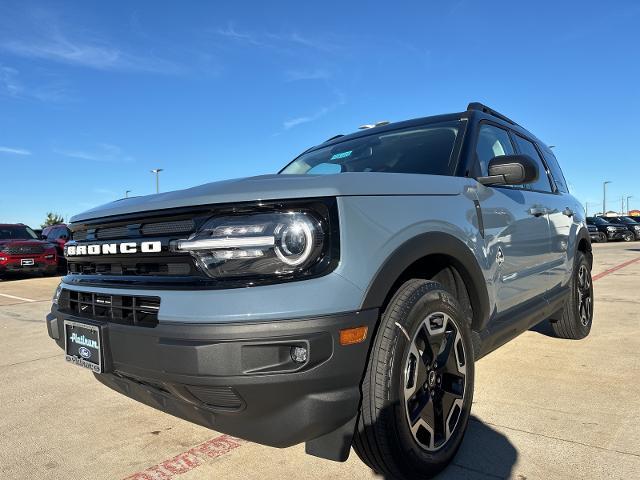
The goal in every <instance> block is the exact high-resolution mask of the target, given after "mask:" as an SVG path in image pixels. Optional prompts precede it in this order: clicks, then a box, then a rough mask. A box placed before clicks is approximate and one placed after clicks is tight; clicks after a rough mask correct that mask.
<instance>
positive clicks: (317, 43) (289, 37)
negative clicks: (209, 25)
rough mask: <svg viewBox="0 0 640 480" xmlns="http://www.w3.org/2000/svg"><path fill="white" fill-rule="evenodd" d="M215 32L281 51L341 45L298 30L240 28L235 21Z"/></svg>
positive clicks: (245, 42)
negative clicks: (307, 35) (245, 29)
mask: <svg viewBox="0 0 640 480" xmlns="http://www.w3.org/2000/svg"><path fill="white" fill-rule="evenodd" d="M214 33H216V34H218V35H220V36H223V37H226V38H229V39H231V40H234V41H237V42H239V43H244V44H247V45H252V46H254V47H262V48H269V49H272V50H277V51H280V52H284V51H288V50H289V49H290V48H291V47H298V48H303V49H305V50H308V49H312V50H320V51H324V52H330V51H335V50H337V49H339V48H340V47H339V46H338V45H336V44H335V43H332V42H329V41H327V40H325V39H324V38H322V39H321V38H311V37H306V36H303V35H301V34H299V33H297V32H287V33H272V32H249V31H242V30H238V29H237V28H236V27H235V25H234V24H233V22H229V23H228V24H227V26H226V27H224V28H217V29H215V30H214Z"/></svg>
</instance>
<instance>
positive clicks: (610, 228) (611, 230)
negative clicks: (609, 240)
mask: <svg viewBox="0 0 640 480" xmlns="http://www.w3.org/2000/svg"><path fill="white" fill-rule="evenodd" d="M615 230H616V227H607V231H609V232H615Z"/></svg>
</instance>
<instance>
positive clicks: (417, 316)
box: [354, 279, 474, 479]
mask: <svg viewBox="0 0 640 480" xmlns="http://www.w3.org/2000/svg"><path fill="white" fill-rule="evenodd" d="M470 323H471V321H470V318H469V317H468V315H465V313H464V311H463V309H462V308H461V307H460V306H459V304H458V302H457V301H456V299H455V298H454V297H453V296H452V295H451V294H450V293H448V292H447V291H446V290H444V289H443V288H442V286H441V285H440V284H439V283H436V282H432V281H427V280H421V279H413V280H409V281H407V282H406V283H404V284H403V285H402V286H401V287H400V288H399V289H398V291H397V292H396V293H395V295H394V296H393V298H392V299H391V301H390V303H389V305H388V307H387V308H386V310H385V312H384V314H383V315H382V318H381V322H380V326H379V328H378V332H377V334H376V336H375V338H374V343H373V347H372V352H371V355H370V358H369V362H368V365H367V370H366V372H365V378H364V380H363V384H362V405H361V407H360V414H359V418H358V424H357V428H356V433H355V437H354V450H355V451H356V453H357V455H358V456H359V457H360V459H361V460H362V461H363V462H364V463H366V464H367V465H368V466H369V467H370V468H372V469H373V470H375V471H376V472H378V473H379V474H382V475H384V476H385V478H397V479H416V478H430V477H432V476H433V475H435V474H437V473H438V472H439V471H441V470H442V469H443V468H444V467H446V466H447V464H448V463H449V462H450V461H451V459H452V458H453V457H454V455H455V454H456V452H457V450H458V448H459V447H460V444H461V442H462V439H463V437H464V433H465V431H466V429H467V424H468V422H469V415H470V411H471V403H472V400H473V384H474V360H473V346H472V342H471V328H470ZM437 345H440V347H442V348H437V347H436V348H433V347H434V346H437ZM419 346H422V352H423V353H420V349H419ZM426 347H430V348H426ZM433 352H437V353H436V355H435V356H434V355H433ZM445 358H446V360H445ZM438 361H440V365H437V362H438ZM420 385H423V386H424V387H423V388H421V387H420ZM407 399H409V401H406V400H407ZM446 412H448V413H446ZM416 418H417V420H415V422H414V421H413V420H414V419H416ZM424 418H427V419H435V418H438V419H440V420H439V421H437V422H433V421H432V423H431V424H429V423H428V422H426V421H424ZM411 424H413V429H412V428H411V426H410V425H411ZM447 427H448V428H447ZM429 429H431V432H434V433H433V434H432V433H430V432H429Z"/></svg>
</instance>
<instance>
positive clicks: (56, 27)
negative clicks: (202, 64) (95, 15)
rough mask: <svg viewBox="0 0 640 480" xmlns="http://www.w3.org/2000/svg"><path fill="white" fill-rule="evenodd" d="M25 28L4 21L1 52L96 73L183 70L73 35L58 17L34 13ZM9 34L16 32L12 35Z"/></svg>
mask: <svg viewBox="0 0 640 480" xmlns="http://www.w3.org/2000/svg"><path fill="white" fill-rule="evenodd" d="M25 20H26V23H25V25H23V27H22V28H15V27H14V26H11V25H8V24H6V22H1V24H0V27H2V29H1V30H2V31H3V35H2V37H3V38H2V39H1V40H0V50H3V51H5V52H7V53H10V54H13V55H16V56H19V57H23V58H30V59H41V60H46V61H50V62H57V63H64V64H67V65H74V66H79V67H87V68H93V69H96V70H123V71H132V72H148V73H163V74H175V73H180V72H181V71H182V68H181V67H180V66H178V65H176V64H174V63H172V62H170V61H167V60H163V59H161V58H157V57H154V56H149V55H140V54H135V53H131V52H128V51H125V50H123V49H122V48H120V47H118V46H116V45H115V44H113V43H112V42H108V41H106V40H104V39H100V38H98V37H96V36H91V37H89V36H87V35H86V34H78V33H74V32H69V30H70V29H69V28H67V27H66V26H63V25H62V24H61V23H60V22H59V21H58V19H57V18H56V16H55V15H53V14H52V13H50V12H47V11H42V10H40V11H36V12H31V14H30V15H29V16H27V18H26V19H25ZM8 32H10V33H12V34H13V35H10V34H9V33H8Z"/></svg>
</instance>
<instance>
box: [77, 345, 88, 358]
mask: <svg viewBox="0 0 640 480" xmlns="http://www.w3.org/2000/svg"><path fill="white" fill-rule="evenodd" d="M78 353H79V354H80V356H81V357H82V358H89V357H91V350H89V349H88V348H87V347H80V348H79V349H78Z"/></svg>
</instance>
